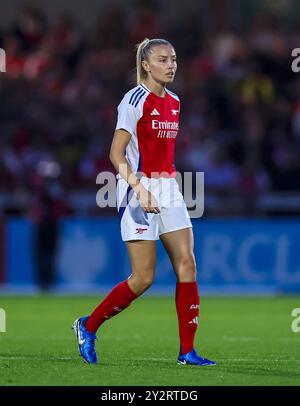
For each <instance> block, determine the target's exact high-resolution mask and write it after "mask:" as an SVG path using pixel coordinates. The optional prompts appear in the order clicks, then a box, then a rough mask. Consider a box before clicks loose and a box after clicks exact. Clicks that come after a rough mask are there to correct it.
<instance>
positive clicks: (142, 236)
mask: <svg viewBox="0 0 300 406" xmlns="http://www.w3.org/2000/svg"><path fill="white" fill-rule="evenodd" d="M140 182H141V183H142V184H143V186H145V188H146V189H148V190H149V192H151V193H152V194H153V196H154V197H155V198H156V200H157V202H158V207H159V209H160V213H158V214H156V213H146V212H145V211H144V210H143V208H142V207H141V205H140V204H139V201H138V200H137V198H136V195H135V193H134V191H133V190H132V188H131V186H130V185H129V184H128V183H127V182H126V181H125V180H124V179H123V178H120V179H118V183H117V207H118V212H119V218H120V225H121V235H122V240H123V241H130V240H158V239H159V236H160V235H161V234H164V233H169V232H171V231H176V230H181V229H183V228H191V227H192V223H191V220H190V216H189V214H188V211H187V208H186V204H185V202H184V200H183V196H182V194H181V192H180V190H179V186H178V183H177V181H176V179H175V178H146V177H144V176H143V177H142V178H141V179H140Z"/></svg>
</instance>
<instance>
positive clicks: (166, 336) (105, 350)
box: [0, 296, 300, 386]
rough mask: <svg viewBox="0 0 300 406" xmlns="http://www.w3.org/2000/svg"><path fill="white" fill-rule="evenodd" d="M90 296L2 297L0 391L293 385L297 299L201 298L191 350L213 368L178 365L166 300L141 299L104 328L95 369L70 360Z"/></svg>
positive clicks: (299, 357)
mask: <svg viewBox="0 0 300 406" xmlns="http://www.w3.org/2000/svg"><path fill="white" fill-rule="evenodd" d="M97 301H98V299H97V298H95V297H58V296H37V297H2V298H1V299H0V308H3V309H5V311H6V317H7V332H6V333H0V385H101V386H103V385H104V386H109V385H168V386H169V385H197V386H198V385H299V384H300V332H299V333H293V332H292V331H291V322H292V317H291V311H292V309H293V308H295V307H300V298H299V297H298V298H297V297H289V298H285V297H282V298H281V297H280V298H230V299H229V298H211V297H202V299H201V317H200V325H199V329H198V333H197V339H196V344H197V345H196V346H197V348H198V349H199V352H200V353H201V354H203V355H204V356H206V357H208V358H211V359H213V360H216V361H217V363H218V365H217V366H216V367H210V368H209V367H190V366H179V365H177V363H176V357H177V351H178V346H179V344H178V338H177V318H176V312H175V306H174V302H173V299H172V298H163V297H143V298H140V299H138V300H137V301H136V302H135V303H134V304H133V305H132V306H131V307H130V308H129V309H127V310H126V311H124V312H123V313H121V314H120V315H118V316H116V317H115V318H114V319H112V320H110V321H108V322H106V323H105V324H104V325H103V326H102V328H101V330H100V331H99V334H98V336H99V339H98V342H97V349H98V355H99V358H100V364H99V365H98V366H92V365H86V364H84V363H83V362H82V359H81V358H80V357H79V356H78V354H77V345H76V343H75V336H74V334H73V331H71V329H70V326H71V324H72V322H73V320H74V319H75V318H77V317H78V316H79V315H85V314H87V313H88V312H89V311H90V310H91V309H92V308H93V307H94V306H95V305H96V304H97Z"/></svg>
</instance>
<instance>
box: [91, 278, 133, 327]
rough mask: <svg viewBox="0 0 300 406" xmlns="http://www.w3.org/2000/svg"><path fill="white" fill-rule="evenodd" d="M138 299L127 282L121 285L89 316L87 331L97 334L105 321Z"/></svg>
mask: <svg viewBox="0 0 300 406" xmlns="http://www.w3.org/2000/svg"><path fill="white" fill-rule="evenodd" d="M137 297H138V295H136V294H135V293H134V292H133V291H132V290H131V289H130V287H129V285H128V282H127V280H126V281H123V282H121V283H119V284H118V285H117V286H115V287H114V288H113V289H112V290H111V291H110V292H109V294H108V295H107V296H106V297H105V298H104V299H103V301H102V302H101V303H100V304H99V305H98V306H97V307H96V309H95V310H94V311H93V313H92V314H91V315H90V316H89V318H88V319H87V321H86V323H85V327H86V329H87V330H88V331H90V332H94V333H95V332H96V331H97V330H98V328H99V327H100V326H101V324H102V323H103V322H104V321H105V320H107V319H110V318H111V317H113V316H115V315H116V314H118V313H120V312H121V311H122V310H124V309H126V307H128V306H129V305H130V303H131V302H132V301H133V300H134V299H136V298H137Z"/></svg>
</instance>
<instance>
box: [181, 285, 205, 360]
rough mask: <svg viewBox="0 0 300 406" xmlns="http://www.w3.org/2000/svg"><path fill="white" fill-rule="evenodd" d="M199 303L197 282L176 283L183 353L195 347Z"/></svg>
mask: <svg viewBox="0 0 300 406" xmlns="http://www.w3.org/2000/svg"><path fill="white" fill-rule="evenodd" d="M199 304H200V297H199V293H198V286H197V282H178V283H177V284H176V309H177V317H178V327H179V337H180V347H181V353H182V354H186V353H187V352H190V351H191V350H192V349H193V348H194V338H195V334H196V331H197V327H198V316H199Z"/></svg>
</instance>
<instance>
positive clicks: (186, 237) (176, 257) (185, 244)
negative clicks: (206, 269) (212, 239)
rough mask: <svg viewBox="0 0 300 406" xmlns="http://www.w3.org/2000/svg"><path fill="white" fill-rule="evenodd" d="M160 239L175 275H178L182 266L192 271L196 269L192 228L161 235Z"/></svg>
mask: <svg viewBox="0 0 300 406" xmlns="http://www.w3.org/2000/svg"><path fill="white" fill-rule="evenodd" d="M160 239H161V241H162V243H163V245H164V247H165V249H166V251H167V253H168V255H169V258H170V260H171V262H172V265H173V268H174V271H175V273H177V274H178V272H180V270H181V268H182V267H184V266H186V267H188V268H189V269H191V270H192V271H193V268H196V264H195V256H194V235H193V229H192V228H183V229H180V230H176V231H171V232H169V233H164V234H161V235H160Z"/></svg>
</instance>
